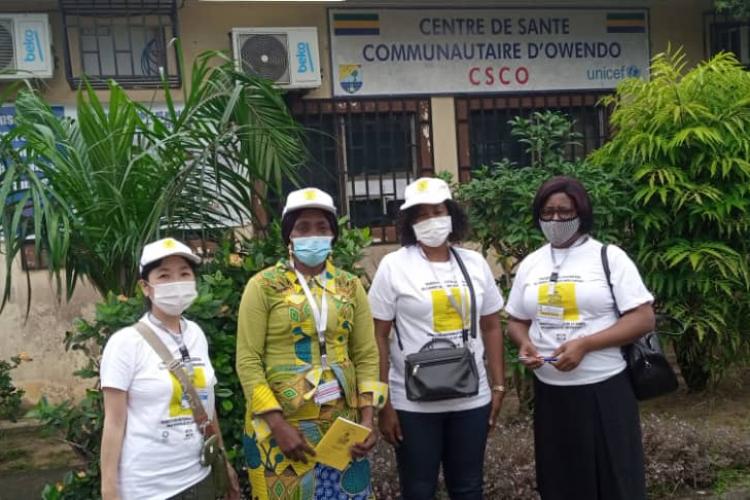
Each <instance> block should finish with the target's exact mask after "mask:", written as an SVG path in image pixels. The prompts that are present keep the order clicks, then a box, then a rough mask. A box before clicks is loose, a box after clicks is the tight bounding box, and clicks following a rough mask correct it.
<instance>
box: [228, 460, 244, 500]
mask: <svg viewBox="0 0 750 500" xmlns="http://www.w3.org/2000/svg"><path fill="white" fill-rule="evenodd" d="M227 475H228V476H229V491H228V492H227V494H226V495H224V500H240V499H241V498H242V494H241V493H240V480H239V478H238V477H237V471H236V470H234V467H232V464H231V463H230V462H229V460H227Z"/></svg>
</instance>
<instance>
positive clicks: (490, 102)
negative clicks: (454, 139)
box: [456, 94, 609, 180]
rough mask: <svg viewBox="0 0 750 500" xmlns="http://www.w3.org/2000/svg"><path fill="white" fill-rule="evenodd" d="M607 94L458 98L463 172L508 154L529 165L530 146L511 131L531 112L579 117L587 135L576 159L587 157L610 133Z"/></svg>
mask: <svg viewBox="0 0 750 500" xmlns="http://www.w3.org/2000/svg"><path fill="white" fill-rule="evenodd" d="M602 95H603V94H557V95H538V96H526V97H521V96H495V97H476V98H468V97H466V98H457V99H456V120H457V128H458V148H459V176H460V178H461V180H467V179H469V178H470V177H471V170H472V169H474V168H477V167H480V166H483V165H492V164H493V163H496V162H499V161H501V160H503V159H506V158H507V159H508V160H510V161H512V162H515V163H517V164H519V165H524V164H528V162H529V158H528V155H527V154H526V152H525V150H526V148H527V146H526V145H524V144H522V143H520V142H518V140H517V139H516V138H515V137H514V136H513V135H511V125H510V123H509V122H510V121H511V120H512V119H514V118H515V117H517V116H522V117H526V118H528V117H530V116H531V115H532V114H533V113H534V112H536V111H558V112H560V113H562V114H564V115H566V116H567V117H568V119H570V120H571V121H573V122H574V126H573V129H574V130H575V131H576V132H578V133H579V134H581V137H582V138H581V139H579V140H578V142H579V144H578V145H575V146H569V147H568V148H567V151H566V157H567V158H568V159H570V160H573V159H575V158H580V157H584V156H586V155H587V154H588V153H590V152H591V151H593V150H594V149H596V148H598V147H600V146H601V145H602V144H604V141H605V140H606V139H607V137H608V130H609V110H608V109H607V108H606V107H604V106H601V105H599V104H598V101H599V99H600V98H601V96H602Z"/></svg>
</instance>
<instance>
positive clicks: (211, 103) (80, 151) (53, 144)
mask: <svg viewBox="0 0 750 500" xmlns="http://www.w3.org/2000/svg"><path fill="white" fill-rule="evenodd" d="M191 75H192V80H191V81H190V82H186V84H185V89H184V104H183V105H182V108H181V109H179V108H178V107H177V106H176V105H175V103H174V98H173V96H172V94H171V91H170V90H169V86H168V85H166V83H165V85H164V88H163V95H161V96H155V98H156V100H158V101H162V102H165V103H166V107H167V109H166V112H165V113H156V112H154V111H152V110H151V109H149V107H148V106H145V105H142V104H139V103H137V102H135V101H133V100H132V99H131V98H129V97H128V96H127V94H126V93H125V91H124V90H123V89H122V88H121V87H120V86H119V85H117V83H115V82H111V83H110V84H109V95H108V97H107V102H106V104H105V103H104V102H102V101H100V99H99V98H98V97H97V94H96V93H95V92H94V91H93V90H92V89H91V88H90V87H89V86H88V85H84V87H83V88H81V89H80V90H79V92H78V97H77V106H76V110H77V116H76V118H75V119H59V118H58V117H57V116H56V115H55V114H54V113H53V111H52V109H51V108H50V107H49V106H48V105H47V104H46V103H45V102H44V99H43V98H42V96H41V95H40V94H39V93H38V92H37V91H36V90H34V89H33V88H31V87H29V88H27V89H24V90H22V91H21V92H20V93H19V94H18V95H17V96H16V99H15V106H16V113H17V114H16V123H17V126H16V127H15V128H14V129H13V130H12V132H11V133H10V134H8V135H7V136H5V137H4V138H2V142H0V158H2V159H3V162H4V164H3V165H2V167H3V168H2V170H0V199H3V200H6V202H5V205H4V206H3V207H2V212H0V216H1V219H2V220H1V222H2V225H0V237H2V238H3V239H4V253H5V263H6V273H5V275H6V279H5V284H4V289H3V290H4V291H3V305H4V304H5V302H6V301H7V300H8V298H9V294H10V290H11V277H12V273H11V272H10V270H11V267H12V265H13V261H14V258H15V257H16V256H18V255H19V253H21V254H22V252H21V250H22V246H23V244H24V242H26V241H27V240H28V239H29V237H32V236H33V240H34V244H35V246H36V253H37V255H40V254H41V253H42V252H45V253H46V255H47V260H48V262H49V266H50V271H51V272H52V273H53V274H54V275H55V277H56V284H57V290H58V293H62V292H63V291H64V292H65V294H66V295H67V296H68V297H69V296H70V295H71V294H72V293H73V290H74V288H75V286H76V283H77V281H78V280H79V278H82V277H85V278H87V279H89V280H90V281H91V282H92V283H93V284H94V286H95V287H96V288H97V289H98V290H99V292H101V293H102V294H105V293H107V292H109V291H112V292H115V293H117V294H119V293H123V294H126V295H132V293H133V292H134V290H135V285H136V279H137V272H136V271H137V267H138V266H137V260H138V256H139V252H140V249H141V248H142V246H143V244H144V243H145V242H148V241H150V240H153V239H155V238H156V237H157V235H159V234H160V233H163V232H171V233H173V232H174V231H175V230H176V228H183V229H184V228H189V229H190V230H192V231H195V232H197V233H199V234H200V233H201V231H203V230H205V229H206V228H211V227H217V226H219V227H221V226H226V225H240V224H247V223H248V222H250V221H251V220H252V217H253V212H252V211H251V209H252V207H253V201H255V203H256V206H258V205H259V203H260V204H262V200H263V199H264V196H265V194H266V192H265V190H266V189H267V188H270V189H273V190H279V189H280V187H281V182H282V179H284V178H292V179H294V177H295V168H296V166H297V165H298V164H299V162H300V161H302V160H303V159H304V154H303V153H304V150H303V146H302V141H301V131H300V128H299V127H298V125H297V124H296V122H295V121H294V119H293V118H292V117H291V116H290V114H289V111H288V109H287V107H286V106H285V104H284V101H283V99H282V97H281V95H280V94H279V93H278V91H276V90H275V89H273V88H272V87H271V85H270V83H268V82H266V81H263V80H260V79H256V78H253V77H250V76H247V75H245V74H244V73H241V72H237V71H235V69H234V66H233V64H232V63H231V62H230V61H229V60H227V59H226V56H223V55H222V54H220V53H216V52H208V53H205V54H203V55H201V56H199V57H198V58H197V59H196V61H195V63H194V65H193V68H192V72H191ZM19 143H22V144H24V145H23V146H22V147H21V149H20V150H18V149H17V146H18V144H19ZM14 146H16V147H15V148H14ZM252 195H255V198H252V199H251V196H252ZM258 200H260V201H258ZM63 270H64V280H63V278H62V276H61V274H62V271H63ZM29 291H30V290H29ZM29 297H30V294H29ZM29 300H30V298H29Z"/></svg>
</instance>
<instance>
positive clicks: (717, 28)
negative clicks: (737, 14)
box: [704, 12, 750, 66]
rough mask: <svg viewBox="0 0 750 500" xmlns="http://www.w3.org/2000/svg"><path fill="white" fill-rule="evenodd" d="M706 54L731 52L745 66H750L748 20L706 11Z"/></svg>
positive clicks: (749, 26)
mask: <svg viewBox="0 0 750 500" xmlns="http://www.w3.org/2000/svg"><path fill="white" fill-rule="evenodd" d="M704 26H705V27H704V30H705V36H704V39H705V41H706V55H707V56H709V57H710V56H714V55H716V54H718V53H719V52H731V53H733V54H734V55H735V56H737V59H738V60H739V61H740V62H741V63H742V64H743V65H745V66H750V20H748V19H735V18H732V17H730V16H727V15H721V14H716V13H714V12H710V13H707V14H706V15H705V16H704Z"/></svg>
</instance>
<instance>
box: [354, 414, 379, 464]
mask: <svg viewBox="0 0 750 500" xmlns="http://www.w3.org/2000/svg"><path fill="white" fill-rule="evenodd" d="M368 413H369V415H364V414H363V415H362V421H361V422H360V424H361V425H364V426H365V427H367V428H368V429H370V434H369V435H368V436H367V439H365V440H364V442H362V443H356V444H355V445H354V446H352V458H364V457H365V456H367V454H368V453H370V452H371V451H372V449H373V448H375V444H377V442H378V435H377V433H376V432H374V431H373V430H372V428H373V427H374V426H373V423H372V407H370V411H369V412H368Z"/></svg>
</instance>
